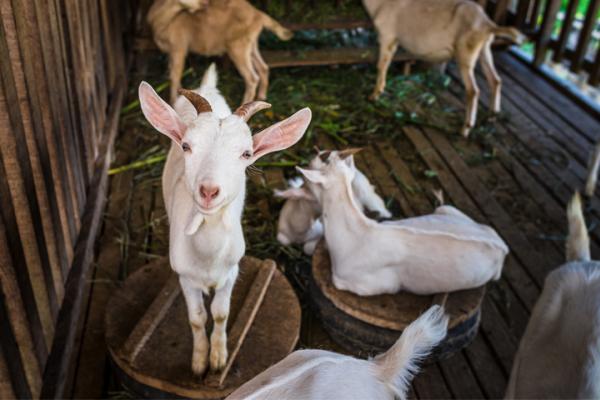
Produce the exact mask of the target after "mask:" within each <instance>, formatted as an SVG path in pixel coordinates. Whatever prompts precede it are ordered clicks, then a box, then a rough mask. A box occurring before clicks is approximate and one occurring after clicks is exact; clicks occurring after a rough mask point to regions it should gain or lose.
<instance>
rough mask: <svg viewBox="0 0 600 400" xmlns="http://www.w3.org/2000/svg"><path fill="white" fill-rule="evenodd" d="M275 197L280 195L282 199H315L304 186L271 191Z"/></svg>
mask: <svg viewBox="0 0 600 400" xmlns="http://www.w3.org/2000/svg"><path fill="white" fill-rule="evenodd" d="M273 194H274V195H275V197H281V198H283V199H294V200H308V201H315V200H316V199H315V196H313V194H312V193H311V192H310V191H308V190H306V188H289V189H286V190H277V189H275V190H274V191H273Z"/></svg>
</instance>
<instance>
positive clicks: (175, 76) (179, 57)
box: [169, 49, 187, 105]
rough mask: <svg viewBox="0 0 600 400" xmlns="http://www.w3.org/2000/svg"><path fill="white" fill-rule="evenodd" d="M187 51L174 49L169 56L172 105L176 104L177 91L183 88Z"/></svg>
mask: <svg viewBox="0 0 600 400" xmlns="http://www.w3.org/2000/svg"><path fill="white" fill-rule="evenodd" d="M186 55H187V51H186V50H185V49H174V50H172V51H171V53H170V54H169V79H170V81H171V97H170V101H171V104H172V105H174V104H175V100H177V91H178V90H179V88H180V87H181V76H182V75H183V68H184V67H185V56H186Z"/></svg>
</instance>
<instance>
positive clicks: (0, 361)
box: [0, 343, 31, 399]
mask: <svg viewBox="0 0 600 400" xmlns="http://www.w3.org/2000/svg"><path fill="white" fill-rule="evenodd" d="M2 349H3V345H2V344H1V343H0V398H2V399H15V398H16V397H17V396H16V394H15V390H14V388H13V384H12V382H11V381H12V379H11V376H10V370H9V369H8V363H7V362H6V354H5V353H6V352H5V351H4V350H2ZM24 394H29V395H31V394H30V393H28V392H26V393H24ZM23 397H26V396H23Z"/></svg>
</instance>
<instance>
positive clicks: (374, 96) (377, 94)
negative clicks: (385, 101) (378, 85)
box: [369, 91, 382, 101]
mask: <svg viewBox="0 0 600 400" xmlns="http://www.w3.org/2000/svg"><path fill="white" fill-rule="evenodd" d="M381 93H382V92H379V91H376V92H373V93H371V95H370V96H369V100H371V101H377V100H378V99H379V97H380V96H381Z"/></svg>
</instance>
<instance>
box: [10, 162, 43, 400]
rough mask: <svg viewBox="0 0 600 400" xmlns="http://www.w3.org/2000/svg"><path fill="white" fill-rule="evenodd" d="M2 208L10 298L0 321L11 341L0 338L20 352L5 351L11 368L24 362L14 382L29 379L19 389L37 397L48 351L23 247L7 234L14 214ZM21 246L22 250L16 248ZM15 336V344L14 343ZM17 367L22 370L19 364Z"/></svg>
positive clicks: (11, 348)
mask: <svg viewBox="0 0 600 400" xmlns="http://www.w3.org/2000/svg"><path fill="white" fill-rule="evenodd" d="M3 172H4V168H3V166H2V164H1V163H0V199H1V198H3V197H4V196H5V195H6V192H7V190H8V189H7V188H6V183H5V182H4V181H3V179H1V178H2V177H3ZM0 212H1V213H0V296H2V297H3V298H9V299H10V301H9V302H7V303H6V315H5V316H2V318H1V319H0V320H1V321H3V322H2V324H0V325H3V326H4V327H5V329H7V331H5V335H6V337H7V338H8V340H10V341H11V343H7V342H6V341H5V340H0V345H2V347H4V346H8V347H9V349H10V351H11V352H16V353H17V354H15V355H12V353H11V354H5V355H6V356H7V357H8V356H9V355H10V357H9V359H10V360H11V363H10V367H11V371H12V368H13V367H15V368H16V367H17V366H18V363H21V364H22V370H23V374H24V378H21V377H20V375H21V373H20V372H19V371H17V372H15V371H13V372H11V375H13V378H12V381H13V383H17V384H18V382H17V380H19V379H24V380H25V381H26V388H27V389H26V390H24V389H23V388H21V387H20V385H19V387H17V388H16V389H17V390H18V392H21V393H25V392H29V393H30V394H31V395H32V396H34V397H37V396H38V395H39V392H40V388H41V386H42V372H41V371H42V365H43V363H44V362H45V360H46V357H47V351H46V348H45V343H44V339H43V335H42V331H41V322H40V319H39V315H38V313H37V309H36V308H35V304H34V303H33V293H32V289H31V285H30V283H29V282H28V281H27V279H26V277H25V276H24V275H25V274H23V273H22V272H21V273H19V270H18V268H20V267H22V268H24V266H23V265H22V264H23V263H24V255H23V251H22V249H20V243H19V241H18V238H16V237H12V238H11V237H10V236H7V225H9V226H8V228H9V229H10V225H13V224H14V217H13V218H9V219H7V218H6V215H7V213H8V212H9V210H7V209H5V208H4V207H2V208H1V210H0ZM10 219H12V221H11V220H10ZM15 239H16V240H15ZM12 246H14V247H12ZM18 249H19V250H21V251H19V252H17V250H18ZM11 251H12V252H13V254H14V253H16V257H14V256H11V254H10V253H11ZM9 330H10V331H9ZM13 340H14V343H15V344H14V345H13V344H12V341H13ZM13 362H14V363H15V365H13ZM18 369H19V370H20V368H18ZM14 375H16V376H14ZM25 397H27V396H25Z"/></svg>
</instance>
